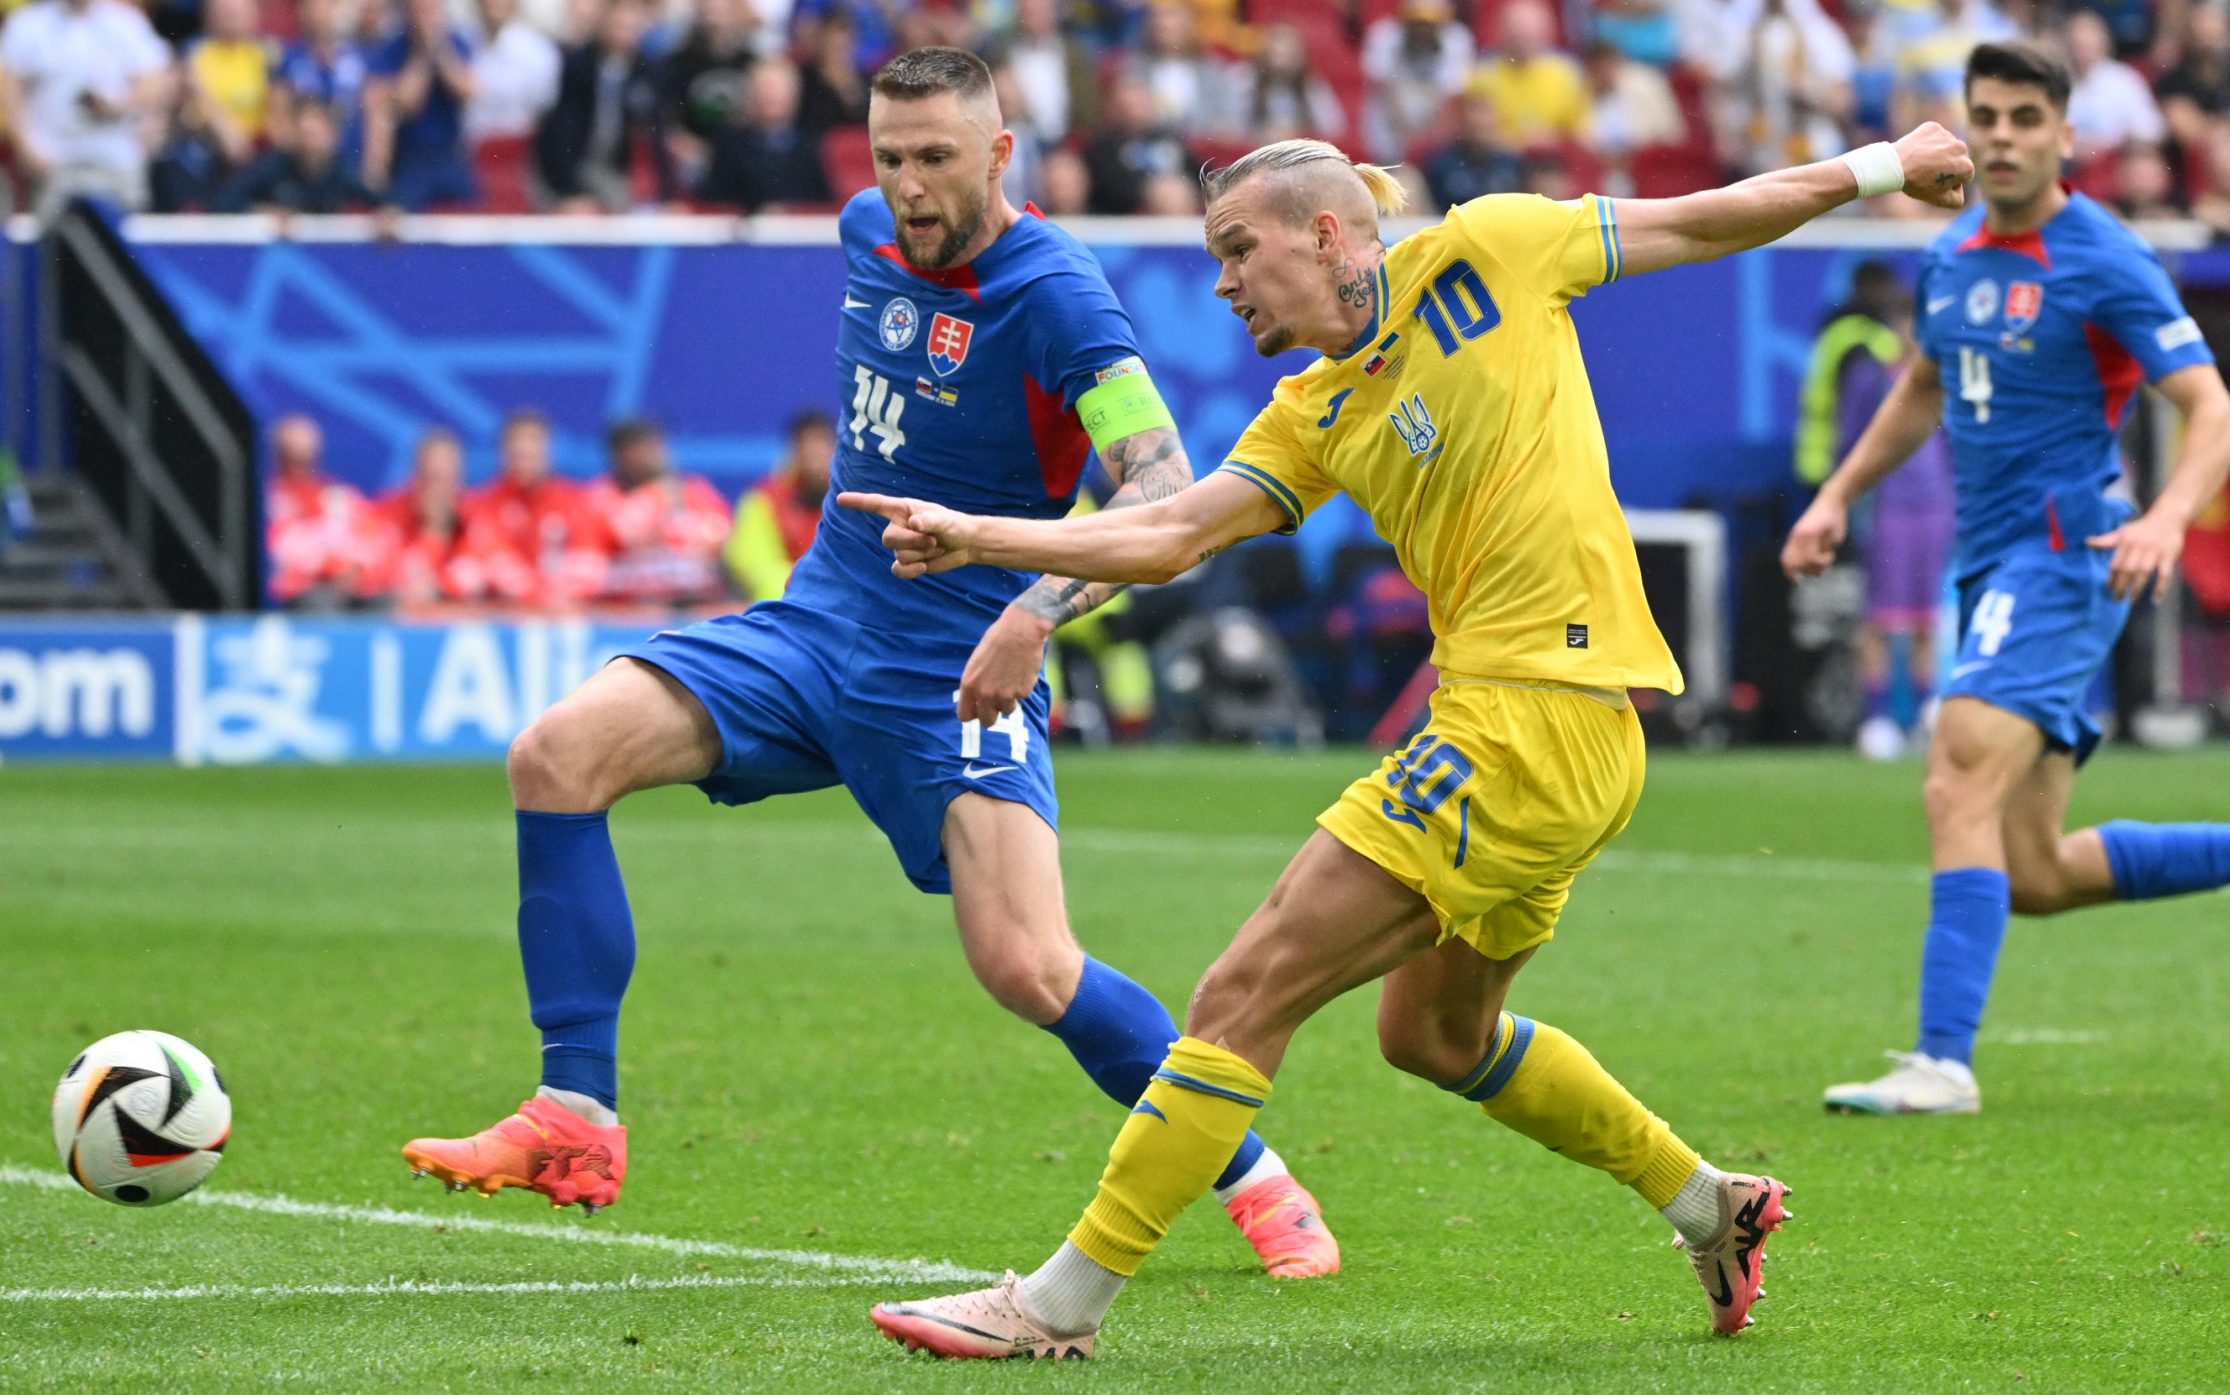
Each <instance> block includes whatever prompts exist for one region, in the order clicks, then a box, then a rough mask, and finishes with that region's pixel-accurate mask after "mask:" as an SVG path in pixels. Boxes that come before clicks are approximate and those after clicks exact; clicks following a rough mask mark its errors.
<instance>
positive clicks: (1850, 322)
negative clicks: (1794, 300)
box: [1796, 261, 1954, 760]
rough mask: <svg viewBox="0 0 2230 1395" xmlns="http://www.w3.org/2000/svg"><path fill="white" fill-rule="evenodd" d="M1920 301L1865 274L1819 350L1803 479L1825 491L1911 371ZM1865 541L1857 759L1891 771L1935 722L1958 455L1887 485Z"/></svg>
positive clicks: (1939, 452)
mask: <svg viewBox="0 0 2230 1395" xmlns="http://www.w3.org/2000/svg"><path fill="white" fill-rule="evenodd" d="M1912 318H1913V307H1912V297H1911V295H1910V293H1909V292H1907V291H1906V289H1905V287H1904V286H1903V285H1902V284H1900V283H1899V281H1898V279H1897V273H1896V272H1895V271H1894V270H1892V269H1891V268H1890V266H1889V264H1888V263H1886V262H1880V261H1868V262H1864V263H1861V264H1860V265H1859V267H1858V269H1857V271H1856V272H1855V273H1854V274H1853V275H1852V278H1851V295H1850V299H1849V300H1848V301H1846V302H1845V303H1844V304H1843V305H1842V306H1841V307H1840V308H1838V309H1837V310H1836V311H1835V312H1834V313H1833V314H1832V315H1831V316H1829V318H1828V322H1827V324H1826V325H1825V326H1824V327H1823V328H1822V329H1821V331H1820V335H1819V338H1818V339H1816V340H1815V341H1813V344H1812V357H1811V366H1810V368H1809V370H1808V371H1807V372H1806V374H1805V379H1804V396H1803V399H1802V403H1801V405H1800V407H1799V411H1798V420H1797V436H1796V473H1797V478H1798V479H1799V480H1801V481H1802V482H1803V483H1804V484H1805V485H1806V486H1808V487H1810V488H1813V489H1817V488H1819V486H1820V485H1821V484H1822V483H1824V482H1825V481H1826V479H1827V477H1828V475H1829V474H1831V473H1832V472H1833V471H1834V469H1835V463H1836V462H1837V461H1839V460H1841V459H1843V457H1844V456H1846V455H1848V454H1849V453H1850V450H1851V448H1852V447H1853V446H1855V445H1856V444H1857V443H1858V438H1859V436H1860V435H1861V434H1862V433H1863V432H1864V431H1865V430H1866V424H1867V423H1868V422H1870V421H1872V420H1873V419H1874V413H1875V412H1877V411H1879V410H1880V409H1881V405H1882V402H1883V401H1884V399H1886V398H1887V397H1888V396H1889V390H1890V388H1891V387H1892V386H1893V385H1894V384H1895V383H1896V381H1897V378H1898V376H1899V375H1900V374H1901V373H1903V372H1904V371H1905V370H1906V369H1907V368H1908V367H1909V366H1910V365H1911V363H1912V361H1913V357H1914V348H1913V342H1912ZM1872 502H1873V511H1872V513H1871V515H1870V516H1869V517H1868V518H1867V519H1866V520H1864V523H1863V525H1862V526H1861V527H1860V528H1859V529H1858V530H1857V532H1858V534H1859V539H1860V541H1859V552H1860V556H1861V557H1862V558H1863V560H1864V562H1865V566H1866V618H1865V621H1864V622H1863V624H1862V625H1861V626H1860V629H1859V637H1858V673H1859V686H1860V692H1861V695H1862V699H1863V702H1864V707H1863V709H1862V711H1861V712H1860V714H1859V727H1858V749H1859V750H1860V752H1861V753H1863V754H1864V755H1866V756H1868V757H1870V758H1872V759H1875V760H1893V759H1895V758H1896V757H1898V756H1899V755H1902V754H1903V753H1904V751H1905V746H1906V742H1907V740H1908V739H1909V738H1910V737H1911V736H1912V735H1914V734H1916V733H1917V732H1918V731H1919V730H1920V729H1921V728H1922V727H1923V726H1924V725H1925V722H1926V717H1927V712H1928V708H1929V704H1930V701H1931V698H1932V696H1933V689H1934V687H1935V677H1936V659H1935V634H1936V617H1937V612H1938V611H1939V610H1940V609H1941V600H1942V596H1943V589H1944V580H1945V577H1946V575H1947V572H1948V568H1949V567H1950V563H1951V545H1952V532H1953V528H1954V517H1953V513H1952V482H1951V448H1950V446H1949V444H1948V443H1947V442H1946V441H1945V439H1944V436H1943V433H1942V432H1940V431H1939V432H1937V433H1935V434H1934V435H1932V436H1930V437H1929V438H1928V439H1927V440H1926V441H1925V442H1923V443H1922V444H1921V445H1920V447H1919V448H1918V449H1916V450H1915V451H1914V452H1913V455H1912V458H1911V459H1910V460H1909V461H1908V462H1907V463H1906V465H1905V467H1904V468H1903V469H1901V470H1899V471H1898V472H1897V473H1896V474H1894V475H1891V476H1890V477H1889V478H1888V479H1886V480H1884V481H1883V482H1882V485H1881V487H1880V488H1879V489H1877V490H1876V491H1875V492H1874V495H1873V501H1872Z"/></svg>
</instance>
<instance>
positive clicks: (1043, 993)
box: [971, 946, 1076, 1027]
mask: <svg viewBox="0 0 2230 1395" xmlns="http://www.w3.org/2000/svg"><path fill="white" fill-rule="evenodd" d="M971 967H973V968H974V970H975V973H976V982H978V983H980V984H982V985H983V989H984V991H985V992H986V993H989V994H990V995H991V1000H992V1001H993V1002H995V1003H997V1004H998V1005H999V1006H1000V1007H1003V1008H1005V1009H1006V1010H1007V1011H1008V1012H1011V1013H1013V1014H1014V1015H1015V1016H1017V1017H1019V1018H1022V1019H1023V1020H1024V1021H1026V1022H1032V1023H1035V1024H1037V1025H1038V1026H1041V1027H1042V1026H1045V1025H1046V1024H1048V1023H1052V1022H1058V1021H1060V1020H1061V1015H1062V1014H1063V1013H1065V1012H1067V1011H1068V1006H1069V999H1070V998H1072V997H1073V996H1075V993H1076V974H1075V972H1074V970H1073V969H1072V968H1071V967H1070V966H1069V965H1066V964H1063V963H1061V962H1059V961H1058V960H1057V959H1056V958H1055V957H1054V956H1051V955H1047V954H1039V953H1034V952H1031V951H1030V950H1029V949H1028V948H1026V947H1022V946H1017V947H1015V948H1012V949H1001V950H998V951H995V952H993V953H991V954H988V955H983V956H979V957H978V958H976V959H975V960H974V961H973V963H972V965H971Z"/></svg>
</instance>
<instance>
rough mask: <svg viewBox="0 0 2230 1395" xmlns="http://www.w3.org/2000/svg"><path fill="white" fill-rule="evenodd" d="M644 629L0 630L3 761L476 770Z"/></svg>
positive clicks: (364, 625) (206, 626)
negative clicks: (399, 764) (474, 764)
mask: <svg viewBox="0 0 2230 1395" xmlns="http://www.w3.org/2000/svg"><path fill="white" fill-rule="evenodd" d="M649 630H650V626H648V625H641V626H623V625H609V624H590V623H586V622H578V621H571V622H568V621H552V622H539V621H485V622H482V621H470V622H457V623H450V624H402V623H395V622H392V621H386V620H374V619H330V620H308V619H299V618H295V617H290V616H283V615H265V616H254V617H240V618H203V617H200V616H177V617H154V618H148V619H141V620H117V621H113V622H107V623H96V624H88V623H84V622H54V623H45V622H40V621H5V622H0V760H5V761H14V760H26V759H41V758H52V759H168V760H175V761H177V762H178V763H180V764H184V765H203V764H209V765H250V764H259V763H262V762H267V761H312V762H321V763H332V762H342V761H359V760H382V761H407V760H488V759H495V758H499V757H501V756H502V754H503V753H504V751H505V750H506V748H508V747H509V745H510V744H511V738H512V737H514V736H516V735H517V734H518V733H519V732H520V731H521V730H522V729H524V728H525V726H526V725H527V723H528V722H530V721H532V720H533V719H534V718H535V716H536V715H538V714H539V713H540V712H541V711H542V710H543V709H544V708H546V707H548V706H549V705H550V704H551V703H553V702H555V701H556V700H557V699H558V698H560V697H562V696H564V695H565V694H566V693H568V692H570V691H571V690H572V689H573V688H575V687H576V686H578V685H579V684H580V682H581V681H582V680H583V679H585V678H587V677H588V676H589V675H590V674H591V673H593V672H595V671H596V669H597V668H598V667H599V666H601V665H602V664H603V663H605V662H606V661H607V660H609V659H610V658H611V656H612V655H613V654H615V653H617V652H618V651H619V650H620V649H622V648H624V647H626V646H627V645H629V644H632V643H634V642H635V641H637V640H639V639H641V638H642V637H643V636H644V635H645V634H647V633H649Z"/></svg>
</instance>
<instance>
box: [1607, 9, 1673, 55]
mask: <svg viewBox="0 0 2230 1395" xmlns="http://www.w3.org/2000/svg"><path fill="white" fill-rule="evenodd" d="M1592 19H1593V21H1594V34H1595V37H1596V38H1597V39H1598V40H1600V41H1602V42H1604V43H1608V44H1611V45H1613V46H1615V47H1616V48H1617V49H1618V51H1619V52H1620V53H1622V54H1624V55H1626V56H1627V57H1628V58H1631V59H1633V60H1634V61H1635V62H1636V63H1647V64H1649V65H1650V66H1651V67H1653V68H1670V67H1671V66H1672V65H1673V64H1675V63H1677V62H1679V61H1680V25H1679V22H1678V21H1677V20H1676V19H1675V18H1674V15H1673V7H1672V6H1671V5H1670V4H1668V3H1666V0H1596V5H1595V10H1594V13H1593V15H1592Z"/></svg>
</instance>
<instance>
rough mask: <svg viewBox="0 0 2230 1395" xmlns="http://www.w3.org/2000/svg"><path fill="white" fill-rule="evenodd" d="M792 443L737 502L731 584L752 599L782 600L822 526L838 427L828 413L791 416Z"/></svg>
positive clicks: (729, 558)
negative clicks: (822, 508)
mask: <svg viewBox="0 0 2230 1395" xmlns="http://www.w3.org/2000/svg"><path fill="white" fill-rule="evenodd" d="M789 440H790V444H789V449H788V450H787V451H785V452H784V453H783V456H782V459H781V461H780V463H778V464H777V465H776V466H775V467H774V469H773V470H772V471H770V472H769V473H768V474H767V477H766V478H765V479H763V480H761V481H759V483H758V484H756V485H754V486H753V487H752V488H750V489H748V490H746V491H744V495H743V497H742V498H741V499H738V500H736V517H735V525H734V527H733V528H731V529H730V530H729V533H728V545H727V547H726V549H725V550H724V551H723V552H722V554H721V560H722V561H724V562H725V563H726V564H727V567H728V577H729V580H730V581H732V582H733V583H734V586H735V589H736V592H737V594H739V595H741V596H743V597H744V598H745V599H746V600H751V601H771V600H775V599H777V598H779V597H780V596H781V595H782V592H783V591H784V589H786V588H787V587H788V586H789V584H790V568H791V567H793V566H794V565H796V563H797V560H798V558H800V557H803V556H804V555H805V550H806V549H807V548H809V547H811V546H812V545H813V537H814V534H815V533H816V532H818V531H819V529H820V526H821V505H822V503H823V502H824V501H825V500H826V499H827V498H828V490H829V467H830V464H831V462H833V461H834V460H835V459H836V423H835V422H834V421H832V420H830V419H829V415H828V413H826V412H822V411H804V412H800V413H798V414H797V415H796V416H794V417H792V418H790V431H789Z"/></svg>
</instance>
